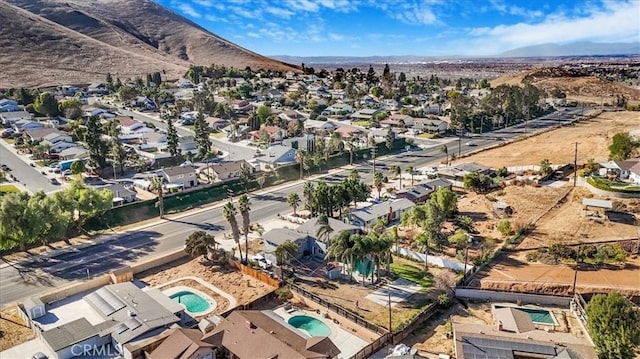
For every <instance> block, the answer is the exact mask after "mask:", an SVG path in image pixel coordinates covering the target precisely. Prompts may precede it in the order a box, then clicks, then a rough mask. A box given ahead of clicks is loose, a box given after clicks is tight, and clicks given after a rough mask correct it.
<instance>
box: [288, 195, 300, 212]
mask: <svg viewBox="0 0 640 359" xmlns="http://www.w3.org/2000/svg"><path fill="white" fill-rule="evenodd" d="M287 204H288V205H289V206H291V208H293V216H294V217H295V216H297V214H296V210H297V209H298V206H300V196H298V193H296V192H293V193H289V196H287Z"/></svg>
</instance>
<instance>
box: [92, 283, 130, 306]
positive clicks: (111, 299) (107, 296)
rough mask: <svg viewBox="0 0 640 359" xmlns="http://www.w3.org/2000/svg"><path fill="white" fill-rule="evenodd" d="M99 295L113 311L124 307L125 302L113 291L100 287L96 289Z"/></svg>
mask: <svg viewBox="0 0 640 359" xmlns="http://www.w3.org/2000/svg"><path fill="white" fill-rule="evenodd" d="M96 293H98V295H99V296H100V297H102V298H103V299H104V300H105V301H106V302H107V303H109V305H110V306H111V307H112V308H113V310H114V311H118V310H120V309H122V308H124V307H125V304H124V303H122V302H121V301H120V299H118V297H116V296H115V295H113V293H111V292H110V291H108V290H107V289H106V288H100V289H98V290H97V291H96Z"/></svg>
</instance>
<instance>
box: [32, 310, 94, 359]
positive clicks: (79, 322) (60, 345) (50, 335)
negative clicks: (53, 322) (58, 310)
mask: <svg viewBox="0 0 640 359" xmlns="http://www.w3.org/2000/svg"><path fill="white" fill-rule="evenodd" d="M97 334H98V331H97V329H96V328H95V327H94V326H93V325H91V323H89V321H88V320H87V319H85V318H80V319H76V320H74V321H72V322H69V323H65V324H63V325H61V326H59V327H55V328H52V329H49V330H47V331H44V332H42V338H43V339H44V340H45V342H46V343H47V344H49V346H50V347H51V349H53V351H55V352H57V351H59V350H61V349H64V348H67V347H70V346H72V345H74V344H77V343H79V342H81V341H83V340H85V339H88V338H91V337H92V336H94V335H97Z"/></svg>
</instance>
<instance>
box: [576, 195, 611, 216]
mask: <svg viewBox="0 0 640 359" xmlns="http://www.w3.org/2000/svg"><path fill="white" fill-rule="evenodd" d="M582 205H583V206H584V215H585V217H588V218H591V219H594V220H598V221H604V218H605V216H604V215H601V213H600V210H604V212H606V211H610V210H612V209H613V202H612V201H606V200H603V199H593V198H583V199H582Z"/></svg>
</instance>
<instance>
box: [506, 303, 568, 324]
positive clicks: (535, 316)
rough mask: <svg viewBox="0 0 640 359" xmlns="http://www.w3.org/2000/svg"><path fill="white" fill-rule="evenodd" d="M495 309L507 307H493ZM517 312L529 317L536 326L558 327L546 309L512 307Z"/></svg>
mask: <svg viewBox="0 0 640 359" xmlns="http://www.w3.org/2000/svg"><path fill="white" fill-rule="evenodd" d="M494 308H495V309H500V308H507V306H503V305H494ZM512 308H515V309H518V310H521V311H523V312H525V313H527V314H528V315H529V318H531V321H532V322H534V323H537V324H545V325H558V323H557V322H556V319H555V318H554V316H553V314H552V313H551V311H549V310H546V309H537V308H527V307H512Z"/></svg>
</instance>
